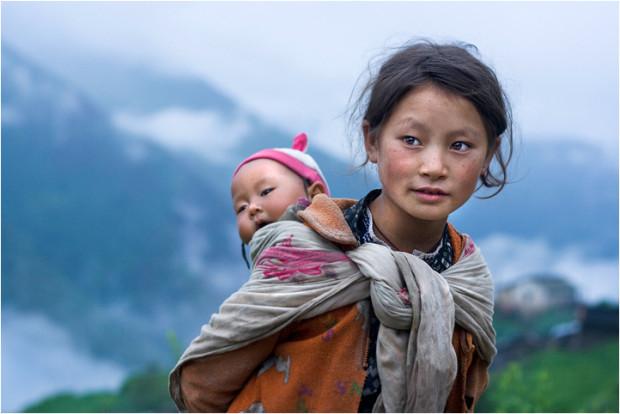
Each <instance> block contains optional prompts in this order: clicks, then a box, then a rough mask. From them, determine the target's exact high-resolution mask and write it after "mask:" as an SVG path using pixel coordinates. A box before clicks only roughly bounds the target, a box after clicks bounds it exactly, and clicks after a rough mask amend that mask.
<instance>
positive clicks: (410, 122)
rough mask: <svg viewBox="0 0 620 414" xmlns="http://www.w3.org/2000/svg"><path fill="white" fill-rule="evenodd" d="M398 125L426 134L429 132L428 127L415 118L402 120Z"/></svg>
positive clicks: (409, 117)
mask: <svg viewBox="0 0 620 414" xmlns="http://www.w3.org/2000/svg"><path fill="white" fill-rule="evenodd" d="M397 125H398V126H399V127H404V128H413V129H419V130H421V131H422V132H424V133H426V132H428V128H427V127H426V125H424V124H423V123H421V122H419V121H417V120H416V119H415V118H413V117H411V116H408V117H405V118H403V119H402V120H400V121H399V122H398V123H397Z"/></svg>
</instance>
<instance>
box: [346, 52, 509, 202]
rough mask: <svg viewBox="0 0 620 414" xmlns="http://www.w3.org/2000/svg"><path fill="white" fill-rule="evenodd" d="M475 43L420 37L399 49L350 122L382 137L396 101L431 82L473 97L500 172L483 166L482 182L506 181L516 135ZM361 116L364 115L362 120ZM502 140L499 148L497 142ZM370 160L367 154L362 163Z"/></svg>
mask: <svg viewBox="0 0 620 414" xmlns="http://www.w3.org/2000/svg"><path fill="white" fill-rule="evenodd" d="M477 53H478V49H477V48H476V46H474V45H471V44H466V43H455V44H436V43H433V42H431V41H426V40H425V41H417V42H415V43H410V44H407V45H405V46H402V47H400V48H398V49H397V51H396V52H395V53H394V54H392V55H391V56H390V57H389V58H388V59H387V60H386V61H385V62H384V63H383V64H382V65H381V68H380V69H379V72H378V73H377V74H376V75H374V76H371V77H370V79H369V80H368V82H367V83H366V85H365V86H364V87H363V89H362V91H361V93H360V94H359V97H358V99H357V100H356V101H355V102H354V104H353V108H352V110H351V114H350V119H349V120H350V122H351V125H352V124H353V123H355V124H356V125H360V121H362V120H363V121H366V122H368V125H369V133H370V135H371V137H373V138H375V139H376V138H378V137H379V136H380V135H381V130H382V128H383V126H384V125H385V123H386V122H387V121H388V119H389V118H390V116H391V115H392V113H393V112H394V109H395V108H396V106H397V104H398V103H399V102H400V101H401V100H402V99H403V98H404V97H405V96H406V95H407V93H409V92H410V91H412V90H413V89H415V88H417V87H419V86H421V85H424V84H428V83H431V84H433V85H435V86H437V87H439V88H441V89H443V90H445V91H447V92H449V93H453V94H455V95H458V96H462V97H463V98H465V99H467V100H469V101H470V102H471V103H472V104H473V105H474V106H475V108H476V109H477V110H478V113H479V114H480V117H481V118H482V122H483V124H484V128H485V131H486V134H487V141H488V148H489V150H490V151H494V154H493V158H494V160H495V161H497V164H498V166H499V171H497V172H492V171H491V168H487V169H485V171H484V172H483V173H482V174H481V175H480V181H481V183H482V185H483V186H485V187H498V189H497V190H496V191H495V192H494V193H492V194H491V195H489V196H487V197H483V198H490V197H493V196H495V195H496V194H498V193H499V192H500V191H501V190H502V189H503V188H504V186H505V185H506V183H507V176H506V170H507V167H508V163H509V162H510V159H511V158H512V151H513V142H512V141H513V133H512V114H511V110H510V103H509V102H508V97H507V96H506V94H505V92H504V90H503V89H502V87H501V85H500V83H499V81H498V80H497V77H496V76H495V72H494V71H493V70H492V69H491V68H490V67H489V66H487V65H485V64H484V63H482V61H481V60H480V59H479V58H477V57H476V56H474V54H477ZM360 118H361V119H360ZM496 138H498V140H499V141H498V144H497V146H495V140H496ZM366 163H368V156H366V160H365V161H364V163H363V164H362V165H365V164H366Z"/></svg>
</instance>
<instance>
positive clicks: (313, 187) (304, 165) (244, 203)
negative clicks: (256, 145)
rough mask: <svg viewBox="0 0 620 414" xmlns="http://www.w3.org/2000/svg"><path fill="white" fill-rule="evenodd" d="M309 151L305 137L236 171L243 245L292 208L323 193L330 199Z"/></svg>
mask: <svg viewBox="0 0 620 414" xmlns="http://www.w3.org/2000/svg"><path fill="white" fill-rule="evenodd" d="M307 148H308V137H307V136H306V134H304V133H301V134H299V135H297V136H296V137H295V138H294V139H293V145H292V148H271V149H264V150H261V151H258V152H257V153H255V154H253V155H250V156H249V157H248V158H246V159H245V160H243V161H242V162H241V163H240V164H239V166H238V167H237V168H236V169H235V172H234V173H233V179H232V184H231V196H232V202H233V207H234V209H235V213H236V215H237V230H238V231H239V237H241V241H242V243H243V245H245V244H248V243H249V242H250V240H251V239H252V236H253V235H254V233H255V232H256V231H257V230H258V229H260V228H261V227H264V226H266V225H267V224H270V223H273V222H274V221H277V220H278V219H279V218H280V216H281V215H282V214H284V212H285V211H286V209H287V207H288V206H290V205H291V204H295V203H297V202H298V201H300V199H302V200H308V201H309V200H312V197H314V196H315V195H317V194H320V193H325V194H327V195H329V187H328V185H327V180H325V176H324V175H323V173H322V172H321V169H320V168H319V166H318V164H317V163H316V161H315V160H314V158H312V157H311V156H310V155H308V154H306V153H305V151H306V149H307ZM243 251H245V250H243Z"/></svg>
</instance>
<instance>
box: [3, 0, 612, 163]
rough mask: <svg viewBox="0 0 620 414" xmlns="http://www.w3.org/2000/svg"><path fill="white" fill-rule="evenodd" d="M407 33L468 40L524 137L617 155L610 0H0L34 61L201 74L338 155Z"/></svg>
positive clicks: (13, 34) (19, 44)
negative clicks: (376, 75) (357, 111)
mask: <svg viewBox="0 0 620 414" xmlns="http://www.w3.org/2000/svg"><path fill="white" fill-rule="evenodd" d="M415 37H425V38H431V39H434V40H438V41H465V42H469V43H473V44H475V45H476V46H477V47H478V49H479V51H480V55H481V56H482V59H483V60H484V61H485V62H486V63H488V64H490V65H491V66H492V67H493V68H494V69H495V70H496V71H497V74H498V76H499V78H500V81H501V82H502V83H503V85H504V87H505V89H506V91H507V92H508V95H509V97H510V100H511V103H512V107H513V112H514V118H515V122H516V127H517V133H518V134H519V135H520V136H521V137H522V138H523V139H525V140H527V139H562V138H565V137H580V138H581V139H587V140H588V141H591V142H593V143H595V144H597V145H600V146H602V147H604V148H605V149H606V150H610V153H612V154H617V148H618V3H617V2H271V3H263V2H226V3H224V2H185V3H178V2H175V3H167V2H156V3H146V2H132V3H127V2H107V3H99V2H67V3H58V2H49V3H48V2H45V3H33V2H19V3H7V2H3V3H2V41H3V42H5V41H6V42H8V43H10V44H12V45H14V46H15V47H16V48H17V49H18V50H20V51H22V52H23V53H26V54H27V55H29V56H35V57H36V58H37V60H38V61H39V62H42V63H47V64H49V65H50V66H51V67H54V66H56V67H62V64H63V62H65V61H67V59H73V58H76V57H80V58H84V57H88V56H107V57H112V58H116V59H122V60H124V61H127V62H132V63H137V64H146V65H149V66H151V67H157V68H158V69H160V70H162V71H165V72H168V73H172V74H180V75H183V74H186V75H187V74H191V75H195V76H199V77H201V78H203V79H205V80H208V81H209V82H211V83H213V84H215V85H217V86H218V87H219V88H220V89H221V90H222V91H224V92H225V93H226V94H228V95H230V96H232V97H233V98H234V99H235V100H236V101H238V102H239V103H240V104H241V105H242V106H243V107H244V108H245V109H247V110H248V111H251V112H253V113H256V114H258V115H260V116H261V117H263V118H264V119H265V120H267V121H269V122H272V123H275V124H276V125H278V126H280V127H281V128H283V129H284V130H286V131H290V132H291V133H295V132H298V131H306V132H308V134H309V136H310V137H311V140H312V142H314V143H316V145H319V146H321V147H323V148H324V149H326V150H328V151H331V152H332V153H334V154H335V155H338V156H341V157H342V156H343V154H344V150H345V149H346V148H348V146H347V143H348V141H347V140H346V139H343V138H342V137H343V136H345V134H346V132H347V131H346V130H345V127H346V119H345V117H344V116H343V114H344V113H345V111H346V109H347V107H348V102H349V97H350V95H351V93H352V91H353V90H354V89H355V88H356V87H359V85H360V83H359V82H358V83H356V81H358V79H364V76H365V74H366V73H367V72H366V70H367V68H368V65H369V62H378V61H380V59H381V57H382V56H385V53H386V52H387V51H388V48H389V47H394V46H398V45H400V44H402V43H403V42H405V41H407V40H410V39H412V38H415ZM335 137H336V139H335ZM345 158H346V156H345ZM616 160H617V158H616Z"/></svg>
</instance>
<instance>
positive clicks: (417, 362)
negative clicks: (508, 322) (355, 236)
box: [170, 221, 496, 412]
mask: <svg viewBox="0 0 620 414" xmlns="http://www.w3.org/2000/svg"><path fill="white" fill-rule="evenodd" d="M472 246H473V243H472ZM250 254H251V256H252V260H253V263H254V266H253V269H252V274H251V276H250V279H249V280H248V281H247V282H246V283H245V284H244V285H243V286H242V287H241V288H240V289H239V290H238V291H237V292H235V293H233V294H232V295H231V296H230V297H229V298H228V299H226V301H224V303H223V304H222V306H221V307H220V309H219V312H218V313H216V314H214V315H213V316H212V317H211V320H210V321H209V323H208V324H206V325H203V326H202V328H201V332H200V335H199V336H198V337H197V338H196V339H194V341H193V342H192V343H191V344H190V346H189V347H188V348H187V349H186V350H185V352H184V353H183V355H182V356H181V358H180V359H179V361H178V363H177V365H176V366H175V368H174V369H173V370H172V372H171V374H170V393H171V395H172V397H173V399H174V400H175V402H176V404H177V406H178V408H179V409H180V410H184V405H183V400H182V398H181V395H180V383H179V379H180V376H179V374H180V370H179V368H180V367H181V365H182V364H183V363H185V362H187V361H189V360H191V359H195V358H200V357H204V356H208V355H215V354H220V353H224V352H228V351H232V350H234V349H238V348H241V347H243V346H246V345H248V344H250V343H252V342H254V341H257V340H259V339H262V338H265V337H267V336H270V335H272V334H275V333H277V332H278V331H280V330H282V329H283V328H284V327H286V326H288V325H289V324H291V323H292V322H294V321H296V320H301V319H308V318H311V317H314V316H317V315H320V314H323V313H325V312H329V311H330V310H333V309H337V308H340V307H342V306H345V305H348V304H353V303H356V302H358V301H360V300H363V299H366V298H368V296H370V298H371V300H372V305H373V308H374V310H375V313H376V315H377V317H378V318H379V320H380V322H381V327H380V330H379V336H378V342H377V365H378V370H379V377H380V380H381V386H382V394H381V396H380V397H379V398H378V400H377V403H376V404H375V407H374V411H386V412H442V411H443V409H444V407H445V404H446V400H447V398H448V395H449V392H450V389H451V388H452V383H453V381H454V378H455V376H456V371H457V361H456V355H455V352H454V349H453V347H452V342H451V340H452V333H453V330H454V323H455V320H456V323H458V324H459V325H461V326H462V327H463V328H464V329H466V330H467V331H469V332H471V333H472V335H473V336H474V341H475V343H476V345H477V350H478V352H479V354H480V356H481V357H482V358H483V359H484V360H486V361H488V362H489V363H490V362H491V361H492V359H493V357H494V355H495V353H496V350H495V332H494V330H493V327H492V325H491V322H492V315H493V285H492V281H491V275H490V273H489V271H488V269H487V266H486V264H485V262H484V259H483V257H482V255H481V254H480V252H479V250H478V249H477V248H475V246H473V248H472V251H471V252H470V254H469V255H467V256H463V257H461V259H460V260H459V261H458V262H457V263H455V264H454V265H453V266H451V267H450V268H449V269H447V270H446V271H445V272H443V273H442V274H438V273H437V272H435V271H434V270H432V269H431V268H430V267H429V266H428V265H427V264H426V263H425V262H423V261H422V260H420V259H419V258H417V257H415V256H413V255H411V254H407V253H401V252H394V251H391V250H389V249H388V248H386V247H384V246H380V245H377V244H371V243H368V244H364V245H361V246H359V247H357V248H356V249H353V250H351V251H348V252H346V253H343V252H342V251H340V250H339V249H338V248H337V247H336V246H335V245H333V244H332V243H330V242H328V241H327V240H325V239H323V238H322V237H321V236H319V235H318V234H317V233H315V232H314V231H313V230H311V229H310V228H308V227H307V226H305V225H304V224H302V223H299V222H295V221H279V222H276V223H273V224H271V225H269V226H266V227H264V228H262V229H260V230H259V231H258V232H256V234H255V235H254V237H253V239H252V241H251V243H250ZM307 258H314V259H307ZM313 260H314V261H313ZM317 263H318V264H317ZM317 269H318V270H320V271H317ZM403 288H406V290H404V289H403ZM403 292H405V295H408V296H405V297H404V298H403Z"/></svg>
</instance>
